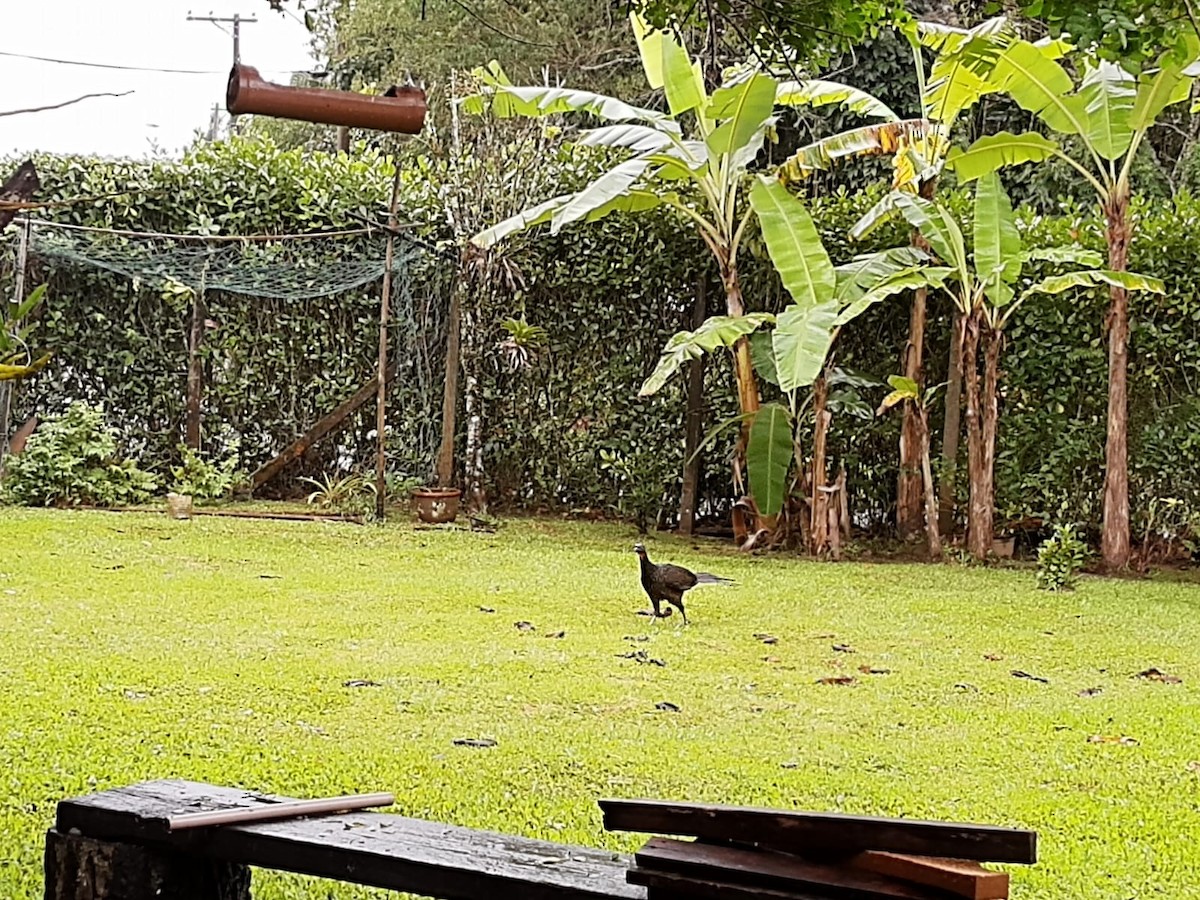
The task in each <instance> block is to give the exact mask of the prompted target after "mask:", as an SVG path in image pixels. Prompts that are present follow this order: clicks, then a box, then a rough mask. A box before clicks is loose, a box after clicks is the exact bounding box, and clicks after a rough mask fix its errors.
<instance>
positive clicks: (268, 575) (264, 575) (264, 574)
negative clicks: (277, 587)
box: [258, 572, 283, 579]
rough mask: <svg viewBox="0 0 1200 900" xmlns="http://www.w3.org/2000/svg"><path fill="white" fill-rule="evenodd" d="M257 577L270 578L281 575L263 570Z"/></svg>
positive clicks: (276, 577) (278, 577) (280, 576)
mask: <svg viewBox="0 0 1200 900" xmlns="http://www.w3.org/2000/svg"><path fill="white" fill-rule="evenodd" d="M258 577H259V578H271V579H280V578H283V576H282V575H272V574H271V573H270V572H264V573H263V574H262V575H259V576H258Z"/></svg>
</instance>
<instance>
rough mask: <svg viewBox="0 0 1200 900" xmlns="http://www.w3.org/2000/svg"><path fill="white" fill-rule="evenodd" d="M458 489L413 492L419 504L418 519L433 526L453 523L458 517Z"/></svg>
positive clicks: (460, 492)
mask: <svg viewBox="0 0 1200 900" xmlns="http://www.w3.org/2000/svg"><path fill="white" fill-rule="evenodd" d="M461 496H462V491H460V490H459V489H458V488H418V489H417V490H415V491H413V499H414V500H415V501H416V502H417V518H418V519H420V520H421V521H422V522H428V523H429V524H431V525H440V524H442V523H443V522H453V521H454V520H455V519H456V518H457V517H458V500H459V498H460V497H461Z"/></svg>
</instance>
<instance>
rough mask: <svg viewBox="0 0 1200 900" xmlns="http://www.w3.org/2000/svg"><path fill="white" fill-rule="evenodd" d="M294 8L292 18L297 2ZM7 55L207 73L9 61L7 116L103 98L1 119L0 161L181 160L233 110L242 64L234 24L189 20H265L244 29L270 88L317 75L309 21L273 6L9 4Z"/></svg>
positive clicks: (215, 0) (130, 1)
mask: <svg viewBox="0 0 1200 900" xmlns="http://www.w3.org/2000/svg"><path fill="white" fill-rule="evenodd" d="M287 6H288V7H289V8H290V9H291V10H292V11H293V12H294V11H295V4H294V3H289V4H287ZM3 10H4V15H3V20H4V28H3V29H2V30H0V52H3V53H4V54H14V53H16V54H24V55H27V56H41V57H50V58H53V59H61V60H71V61H75V62H85V63H103V64H105V65H116V66H130V67H133V66H136V67H143V68H157V69H194V70H202V71H205V72H209V73H211V74H201V75H179V74H167V73H156V72H137V71H120V70H116V69H106V68H93V67H83V66H74V65H64V64H62V63H50V62H39V61H36V60H31V59H20V58H16V57H13V56H11V55H0V111H7V110H13V109H24V108H27V107H32V106H46V105H49V104H52V103H60V102H62V101H64V100H70V99H72V98H74V97H78V96H80V95H81V94H88V93H96V92H112V93H121V92H122V91H129V90H132V91H133V93H132V94H130V95H128V96H125V97H98V98H95V99H90V100H84V101H83V102H82V103H77V104H75V105H72V106H68V107H66V108H64V109H59V110H51V111H48V112H39V113H31V114H27V115H19V116H2V117H0V154H2V155H8V154H10V153H20V152H28V151H31V150H45V151H51V152H56V153H85V154H97V155H103V156H133V157H142V156H146V155H148V154H149V153H151V151H152V147H153V144H152V142H155V143H157V145H158V146H159V147H161V148H162V149H163V150H166V151H168V152H170V153H171V154H172V155H175V154H177V153H178V151H179V149H180V148H182V147H183V146H184V145H186V144H187V143H189V142H190V141H191V138H192V134H193V132H194V131H195V130H196V129H205V130H207V128H208V122H209V119H210V117H211V115H212V107H213V104H214V103H220V104H221V110H222V112H224V108H225V82H226V80H227V78H228V74H229V68H230V65H231V63H232V61H233V39H232V37H231V36H230V34H229V33H228V32H229V29H230V26H229V25H224V26H222V27H223V28H225V29H226V31H221V30H219V29H218V27H217V26H216V25H213V24H211V23H208V22H189V21H187V17H188V14H189V13H192V14H193V15H201V16H206V15H209V14H210V13H211V14H213V15H217V16H231V15H233V14H234V13H235V12H236V13H240V14H241V15H242V16H249V17H253V18H257V19H258V21H257V22H256V23H253V24H250V23H247V24H244V25H243V26H242V62H243V63H245V64H247V65H252V66H254V67H255V68H257V69H258V70H259V71H260V72H261V73H262V75H263V77H264V78H267V79H269V80H271V81H278V82H281V83H284V84H286V83H287V81H288V78H289V77H290V73H291V72H293V71H296V70H302V71H307V70H310V69H312V68H313V67H314V65H315V63H314V62H313V60H312V57H311V55H310V51H309V44H308V32H307V31H306V30H305V28H304V25H303V23H302V22H299V21H297V20H296V19H295V18H293V17H292V16H289V15H280V14H279V13H277V12H273V11H272V10H271V9H270V7H269V6H268V4H267V2H266V0H242V2H241V3H234V2H225V0H199V2H191V0H106V2H101V0H21V2H17V0H8V2H5V3H3Z"/></svg>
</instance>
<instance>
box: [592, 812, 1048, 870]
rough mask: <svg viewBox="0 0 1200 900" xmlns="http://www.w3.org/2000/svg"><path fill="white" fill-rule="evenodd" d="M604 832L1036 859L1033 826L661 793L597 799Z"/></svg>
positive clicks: (813, 848)
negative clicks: (680, 798) (673, 797)
mask: <svg viewBox="0 0 1200 900" xmlns="http://www.w3.org/2000/svg"><path fill="white" fill-rule="evenodd" d="M600 808H601V809H602V810H603V811H604V827H605V828H606V829H608V830H610V831H639V832H645V833H649V834H674V835H684V836H687V837H697V838H704V839H706V840H715V841H745V840H747V835H753V841H754V842H755V843H756V844H759V845H761V846H764V847H770V848H772V849H776V850H788V851H793V852H801V853H803V852H806V851H807V852H821V851H827V852H834V853H843V854H848V853H853V852H857V851H860V850H885V851H890V852H893V853H910V854H914V855H917V856H949V857H953V858H955V859H971V860H976V861H979V862H1005V863H1034V862H1037V833H1036V832H1034V831H1024V830H1020V829H1015V828H1000V827H997V826H994V825H966V824H956V823H948V822H925V821H920V820H917V819H884V818H876V817H873V816H849V815H842V814H839V813H817V812H787V811H784V810H777V809H758V808H754V807H739V806H713V805H706V804H700V803H672V802H668V801H661V800H601V801H600Z"/></svg>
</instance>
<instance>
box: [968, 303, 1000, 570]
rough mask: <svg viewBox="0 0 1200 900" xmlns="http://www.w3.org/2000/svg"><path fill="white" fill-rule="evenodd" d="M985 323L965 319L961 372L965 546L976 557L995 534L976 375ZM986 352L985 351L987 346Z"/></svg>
mask: <svg viewBox="0 0 1200 900" xmlns="http://www.w3.org/2000/svg"><path fill="white" fill-rule="evenodd" d="M985 327H986V325H985V323H984V322H983V321H982V319H981V317H980V316H979V315H978V314H977V313H972V314H971V315H970V317H969V318H968V319H967V323H966V332H965V334H964V340H963V375H964V377H965V380H966V388H967V477H968V480H969V482H970V495H971V496H970V502H969V504H968V508H967V549H968V550H969V551H970V553H971V555H972V556H974V557H975V558H976V559H978V560H984V559H987V555H988V553H989V552H990V551H991V549H992V538H993V535H994V531H993V528H994V525H993V512H992V472H991V469H990V468H989V467H988V465H987V453H986V450H985V437H984V418H985V414H984V407H985V404H986V398H985V397H984V386H983V385H981V383H980V378H979V349H980V344H981V343H983V337H984V336H983V329H984V328H985ZM984 349H985V353H986V347H985V348H984Z"/></svg>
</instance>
